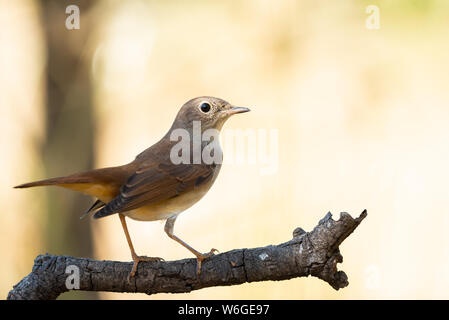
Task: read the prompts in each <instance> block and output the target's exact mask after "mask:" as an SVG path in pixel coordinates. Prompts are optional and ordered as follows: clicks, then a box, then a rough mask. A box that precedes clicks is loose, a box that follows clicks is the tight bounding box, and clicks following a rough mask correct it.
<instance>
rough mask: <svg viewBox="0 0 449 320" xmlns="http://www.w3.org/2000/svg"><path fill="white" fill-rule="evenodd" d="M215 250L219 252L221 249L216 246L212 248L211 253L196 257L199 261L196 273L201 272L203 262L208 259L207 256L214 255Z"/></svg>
mask: <svg viewBox="0 0 449 320" xmlns="http://www.w3.org/2000/svg"><path fill="white" fill-rule="evenodd" d="M215 252H219V251H218V250H217V249H215V248H212V249H210V251H209V253H206V254H201V255H198V256H197V257H196V261H197V262H196V273H197V274H198V275H200V274H201V264H202V262H203V260H206V259H207V258H210V257H212V256H213V255H214V254H215Z"/></svg>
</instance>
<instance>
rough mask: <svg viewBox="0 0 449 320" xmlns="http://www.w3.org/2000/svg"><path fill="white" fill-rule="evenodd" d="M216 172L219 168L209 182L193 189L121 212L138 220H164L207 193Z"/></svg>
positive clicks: (216, 172)
mask: <svg viewBox="0 0 449 320" xmlns="http://www.w3.org/2000/svg"><path fill="white" fill-rule="evenodd" d="M218 172H219V170H216V171H215V173H214V177H213V178H212V179H211V181H210V183H208V184H204V185H202V186H201V187H199V188H196V189H194V191H191V192H187V193H185V194H181V195H179V196H177V197H174V198H171V199H168V200H165V201H162V202H158V203H152V204H149V205H146V206H142V207H140V208H137V209H134V210H131V211H127V212H123V214H124V215H125V216H127V217H129V218H131V219H134V220H138V221H155V220H165V219H168V218H170V217H173V216H176V215H178V214H180V213H181V212H183V211H184V210H186V209H188V208H190V207H191V206H193V205H194V204H195V203H196V202H198V201H199V200H200V199H201V198H202V197H203V196H204V195H205V194H206V193H207V191H209V189H210V187H211V186H212V185H213V183H214V181H215V179H216V177H217V175H218Z"/></svg>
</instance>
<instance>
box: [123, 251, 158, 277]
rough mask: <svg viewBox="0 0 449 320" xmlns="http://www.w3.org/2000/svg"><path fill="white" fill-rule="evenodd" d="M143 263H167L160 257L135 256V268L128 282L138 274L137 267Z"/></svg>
mask: <svg viewBox="0 0 449 320" xmlns="http://www.w3.org/2000/svg"><path fill="white" fill-rule="evenodd" d="M142 261H165V260H164V259H163V258H160V257H147V256H137V255H135V256H133V262H134V263H133V268H132V270H131V272H130V273H129V275H128V281H129V280H131V278H133V277H134V276H135V275H136V272H137V266H138V265H139V262H142Z"/></svg>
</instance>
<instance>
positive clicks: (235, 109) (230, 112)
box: [227, 107, 251, 115]
mask: <svg viewBox="0 0 449 320" xmlns="http://www.w3.org/2000/svg"><path fill="white" fill-rule="evenodd" d="M249 111H251V110H249V109H248V108H244V107H232V108H231V109H229V110H227V113H228V115H233V114H236V113H244V112H249Z"/></svg>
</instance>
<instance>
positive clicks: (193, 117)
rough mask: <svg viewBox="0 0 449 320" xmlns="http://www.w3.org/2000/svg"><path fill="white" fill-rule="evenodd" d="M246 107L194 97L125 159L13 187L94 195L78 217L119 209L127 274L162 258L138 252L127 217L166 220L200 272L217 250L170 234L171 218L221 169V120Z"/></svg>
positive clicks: (104, 214)
mask: <svg viewBox="0 0 449 320" xmlns="http://www.w3.org/2000/svg"><path fill="white" fill-rule="evenodd" d="M248 111H250V109H249V108H246V107H238V106H234V105H231V104H230V103H228V102H227V101H225V100H223V99H220V98H216V97H211V96H202V97H197V98H193V99H191V100H189V101H187V102H186V103H185V104H184V105H183V106H182V107H181V108H180V110H179V111H178V114H177V115H176V117H175V120H174V121H173V123H172V125H171V127H170V129H169V130H168V132H167V133H166V134H165V135H164V136H163V137H162V138H161V139H160V140H159V141H158V142H156V143H155V144H153V145H152V146H151V147H149V148H147V149H146V150H144V151H143V152H141V153H140V154H138V155H137V156H136V157H135V159H134V160H133V161H131V162H129V163H128V164H125V165H121V166H115V167H107V168H100V169H94V170H91V171H86V172H81V173H75V174H71V175H68V176H62V177H57V178H51V179H45V180H39V181H34V182H29V183H25V184H21V185H18V186H15V188H29V187H36V186H59V187H63V188H67V189H71V190H74V191H77V192H80V193H83V194H87V195H89V196H92V197H94V198H96V199H97V200H96V201H95V202H94V204H93V205H92V206H91V207H90V208H89V209H88V210H87V211H86V212H85V213H84V214H83V216H82V217H84V216H85V215H87V214H92V215H93V218H94V219H99V218H103V217H107V216H111V215H115V214H118V217H119V219H120V222H121V225H122V228H123V231H124V233H125V237H126V240H127V242H128V246H129V249H130V251H131V257H132V260H133V266H132V269H131V272H130V274H129V277H134V276H135V274H136V272H137V267H138V264H139V262H142V261H161V260H164V259H162V258H160V257H147V256H139V255H137V254H136V251H135V250H134V246H133V243H132V240H131V237H130V234H129V231H128V227H127V222H126V218H130V219H133V220H137V221H156V220H166V221H165V226H164V231H165V233H166V234H167V235H168V236H169V237H170V238H171V239H173V240H175V241H176V242H178V243H180V244H181V245H182V246H184V247H185V248H187V249H188V250H189V251H190V252H191V253H193V254H194V255H195V256H196V259H197V274H198V275H199V274H200V273H201V264H202V262H203V261H204V260H205V259H207V258H209V257H211V256H212V255H214V254H215V252H217V250H216V249H214V248H213V249H211V250H210V251H209V252H208V253H206V254H203V253H201V252H200V251H197V250H195V249H194V248H193V247H191V246H190V245H188V244H187V243H186V242H184V241H183V240H181V239H180V238H179V237H178V236H176V235H175V234H174V225H175V221H176V218H177V217H178V215H179V214H180V213H182V212H183V211H185V210H186V209H188V208H189V207H191V206H192V205H193V204H195V203H196V202H198V201H199V200H200V199H201V198H202V197H203V196H204V195H205V194H206V193H207V192H208V191H209V189H210V188H211V186H212V185H213V183H214V182H215V180H216V178H217V176H218V173H219V172H220V168H221V162H222V161H221V159H222V149H221V147H220V143H219V139H218V134H219V132H220V130H221V129H222V127H223V124H224V123H225V122H226V120H228V119H229V118H230V117H231V116H232V115H234V114H238V113H244V112H248ZM205 136H207V137H209V138H207V137H206V138H205ZM204 155H206V156H204ZM211 158H212V161H211Z"/></svg>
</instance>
